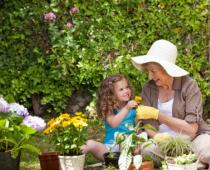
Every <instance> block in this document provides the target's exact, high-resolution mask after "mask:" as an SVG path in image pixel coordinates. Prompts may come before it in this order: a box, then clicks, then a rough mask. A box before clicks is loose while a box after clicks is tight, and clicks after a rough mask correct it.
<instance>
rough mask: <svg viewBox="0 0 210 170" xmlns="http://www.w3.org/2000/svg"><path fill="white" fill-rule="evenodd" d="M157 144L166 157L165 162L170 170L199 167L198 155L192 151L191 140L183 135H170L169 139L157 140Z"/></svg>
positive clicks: (187, 169) (189, 169) (192, 169)
mask: <svg viewBox="0 0 210 170" xmlns="http://www.w3.org/2000/svg"><path fill="white" fill-rule="evenodd" d="M157 146H158V148H159V150H160V152H161V154H162V155H164V157H165V164H166V165H167V168H168V170H173V169H177V170H196V169H197V157H196V155H195V154H193V153H192V151H191V147H190V146H191V143H190V141H189V140H187V139H186V138H184V137H183V136H181V135H180V136H175V137H172V136H170V137H167V140H159V141H157ZM163 164H164V163H163ZM163 167H164V166H163Z"/></svg>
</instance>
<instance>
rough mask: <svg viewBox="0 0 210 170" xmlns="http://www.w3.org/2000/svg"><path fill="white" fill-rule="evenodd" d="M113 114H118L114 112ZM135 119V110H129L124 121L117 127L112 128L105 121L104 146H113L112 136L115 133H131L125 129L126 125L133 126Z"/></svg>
mask: <svg viewBox="0 0 210 170" xmlns="http://www.w3.org/2000/svg"><path fill="white" fill-rule="evenodd" d="M114 114H118V112H115V113H114ZM135 117H136V110H135V109H131V110H130V111H129V112H128V114H127V116H126V117H125V118H124V120H123V121H122V122H121V123H120V124H119V126H117V127H115V128H112V127H111V126H110V125H109V124H108V123H107V122H106V121H105V138H104V144H113V143H114V134H115V132H124V133H125V134H130V133H131V132H132V131H131V130H129V129H128V128H126V126H125V125H126V124H129V125H132V126H134V125H135Z"/></svg>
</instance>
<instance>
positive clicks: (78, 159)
mask: <svg viewBox="0 0 210 170" xmlns="http://www.w3.org/2000/svg"><path fill="white" fill-rule="evenodd" d="M58 158H59V161H60V168H61V170H83V169H84V164H85V154H83V155H75V156H63V155H59V156H58Z"/></svg>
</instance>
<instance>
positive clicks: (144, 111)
mask: <svg viewBox="0 0 210 170" xmlns="http://www.w3.org/2000/svg"><path fill="white" fill-rule="evenodd" d="M159 112H160V111H159V110H158V109H156V108H154V107H150V106H143V105H140V106H138V107H137V109H136V119H158V116H159Z"/></svg>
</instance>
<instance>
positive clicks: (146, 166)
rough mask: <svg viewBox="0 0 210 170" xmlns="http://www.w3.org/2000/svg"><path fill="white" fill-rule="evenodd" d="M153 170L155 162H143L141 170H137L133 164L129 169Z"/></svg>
mask: <svg viewBox="0 0 210 170" xmlns="http://www.w3.org/2000/svg"><path fill="white" fill-rule="evenodd" d="M153 169H154V164H153V161H143V162H142V164H141V167H140V168H139V169H136V168H135V166H134V165H133V164H131V165H130V167H129V170H153Z"/></svg>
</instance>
